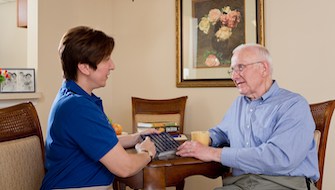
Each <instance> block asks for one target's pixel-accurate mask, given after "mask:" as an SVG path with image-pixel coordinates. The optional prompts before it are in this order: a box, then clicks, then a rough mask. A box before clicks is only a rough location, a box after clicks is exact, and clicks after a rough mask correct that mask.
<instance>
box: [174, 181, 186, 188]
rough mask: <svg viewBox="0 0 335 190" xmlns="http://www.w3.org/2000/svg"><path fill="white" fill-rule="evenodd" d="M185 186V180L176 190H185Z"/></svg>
mask: <svg viewBox="0 0 335 190" xmlns="http://www.w3.org/2000/svg"><path fill="white" fill-rule="evenodd" d="M184 186H185V180H183V181H182V182H180V183H179V184H177V186H176V190H184Z"/></svg>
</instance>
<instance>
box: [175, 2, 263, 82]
mask: <svg viewBox="0 0 335 190" xmlns="http://www.w3.org/2000/svg"><path fill="white" fill-rule="evenodd" d="M176 40H177V43H176V44H177V46H176V52H177V53H176V54H177V57H176V58H177V69H176V70H177V74H176V76H177V82H176V86H177V87H234V86H235V85H234V82H233V81H232V80H231V78H230V76H229V74H228V70H229V67H230V58H231V55H232V50H233V49H234V48H235V47H237V46H238V45H240V44H243V43H258V44H261V45H264V43H265V40H264V0H250V1H249V0H248V1H245V0H225V1H222V0H176Z"/></svg>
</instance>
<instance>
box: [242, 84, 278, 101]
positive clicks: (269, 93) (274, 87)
mask: <svg viewBox="0 0 335 190" xmlns="http://www.w3.org/2000/svg"><path fill="white" fill-rule="evenodd" d="M278 90H279V85H278V83H277V82H276V80H273V82H272V85H271V87H270V89H269V90H268V91H267V92H266V93H265V94H263V95H262V96H261V97H260V98H259V99H257V100H258V101H265V100H266V99H268V98H270V97H271V96H272V95H273V94H275V93H276V92H277V91H278ZM244 99H245V100H246V101H248V102H251V101H252V100H251V99H250V98H248V97H247V96H244Z"/></svg>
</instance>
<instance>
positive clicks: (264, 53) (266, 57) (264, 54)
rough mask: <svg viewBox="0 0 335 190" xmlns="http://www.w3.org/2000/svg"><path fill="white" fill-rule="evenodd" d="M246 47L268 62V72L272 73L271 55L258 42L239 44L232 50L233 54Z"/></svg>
mask: <svg viewBox="0 0 335 190" xmlns="http://www.w3.org/2000/svg"><path fill="white" fill-rule="evenodd" d="M246 49H252V50H253V51H254V52H255V54H256V55H257V56H258V57H259V58H261V59H262V60H265V61H266V62H267V63H268V64H269V67H270V73H271V74H272V73H273V65H272V57H271V55H270V52H269V50H268V49H266V48H265V47H264V46H262V45H260V44H252V43H251V44H241V45H239V46H237V47H236V48H235V49H234V50H233V55H234V54H235V53H237V52H240V51H243V50H246Z"/></svg>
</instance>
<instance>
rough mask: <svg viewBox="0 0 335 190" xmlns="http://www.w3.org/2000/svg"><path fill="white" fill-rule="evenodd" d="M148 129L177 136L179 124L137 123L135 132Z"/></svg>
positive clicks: (169, 122) (168, 122)
mask: <svg viewBox="0 0 335 190" xmlns="http://www.w3.org/2000/svg"><path fill="white" fill-rule="evenodd" d="M148 128H155V129H157V130H159V131H161V132H168V133H170V134H179V124H178V123H176V122H171V121H158V122H138V123H137V131H138V132H141V131H143V130H146V129H148Z"/></svg>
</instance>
